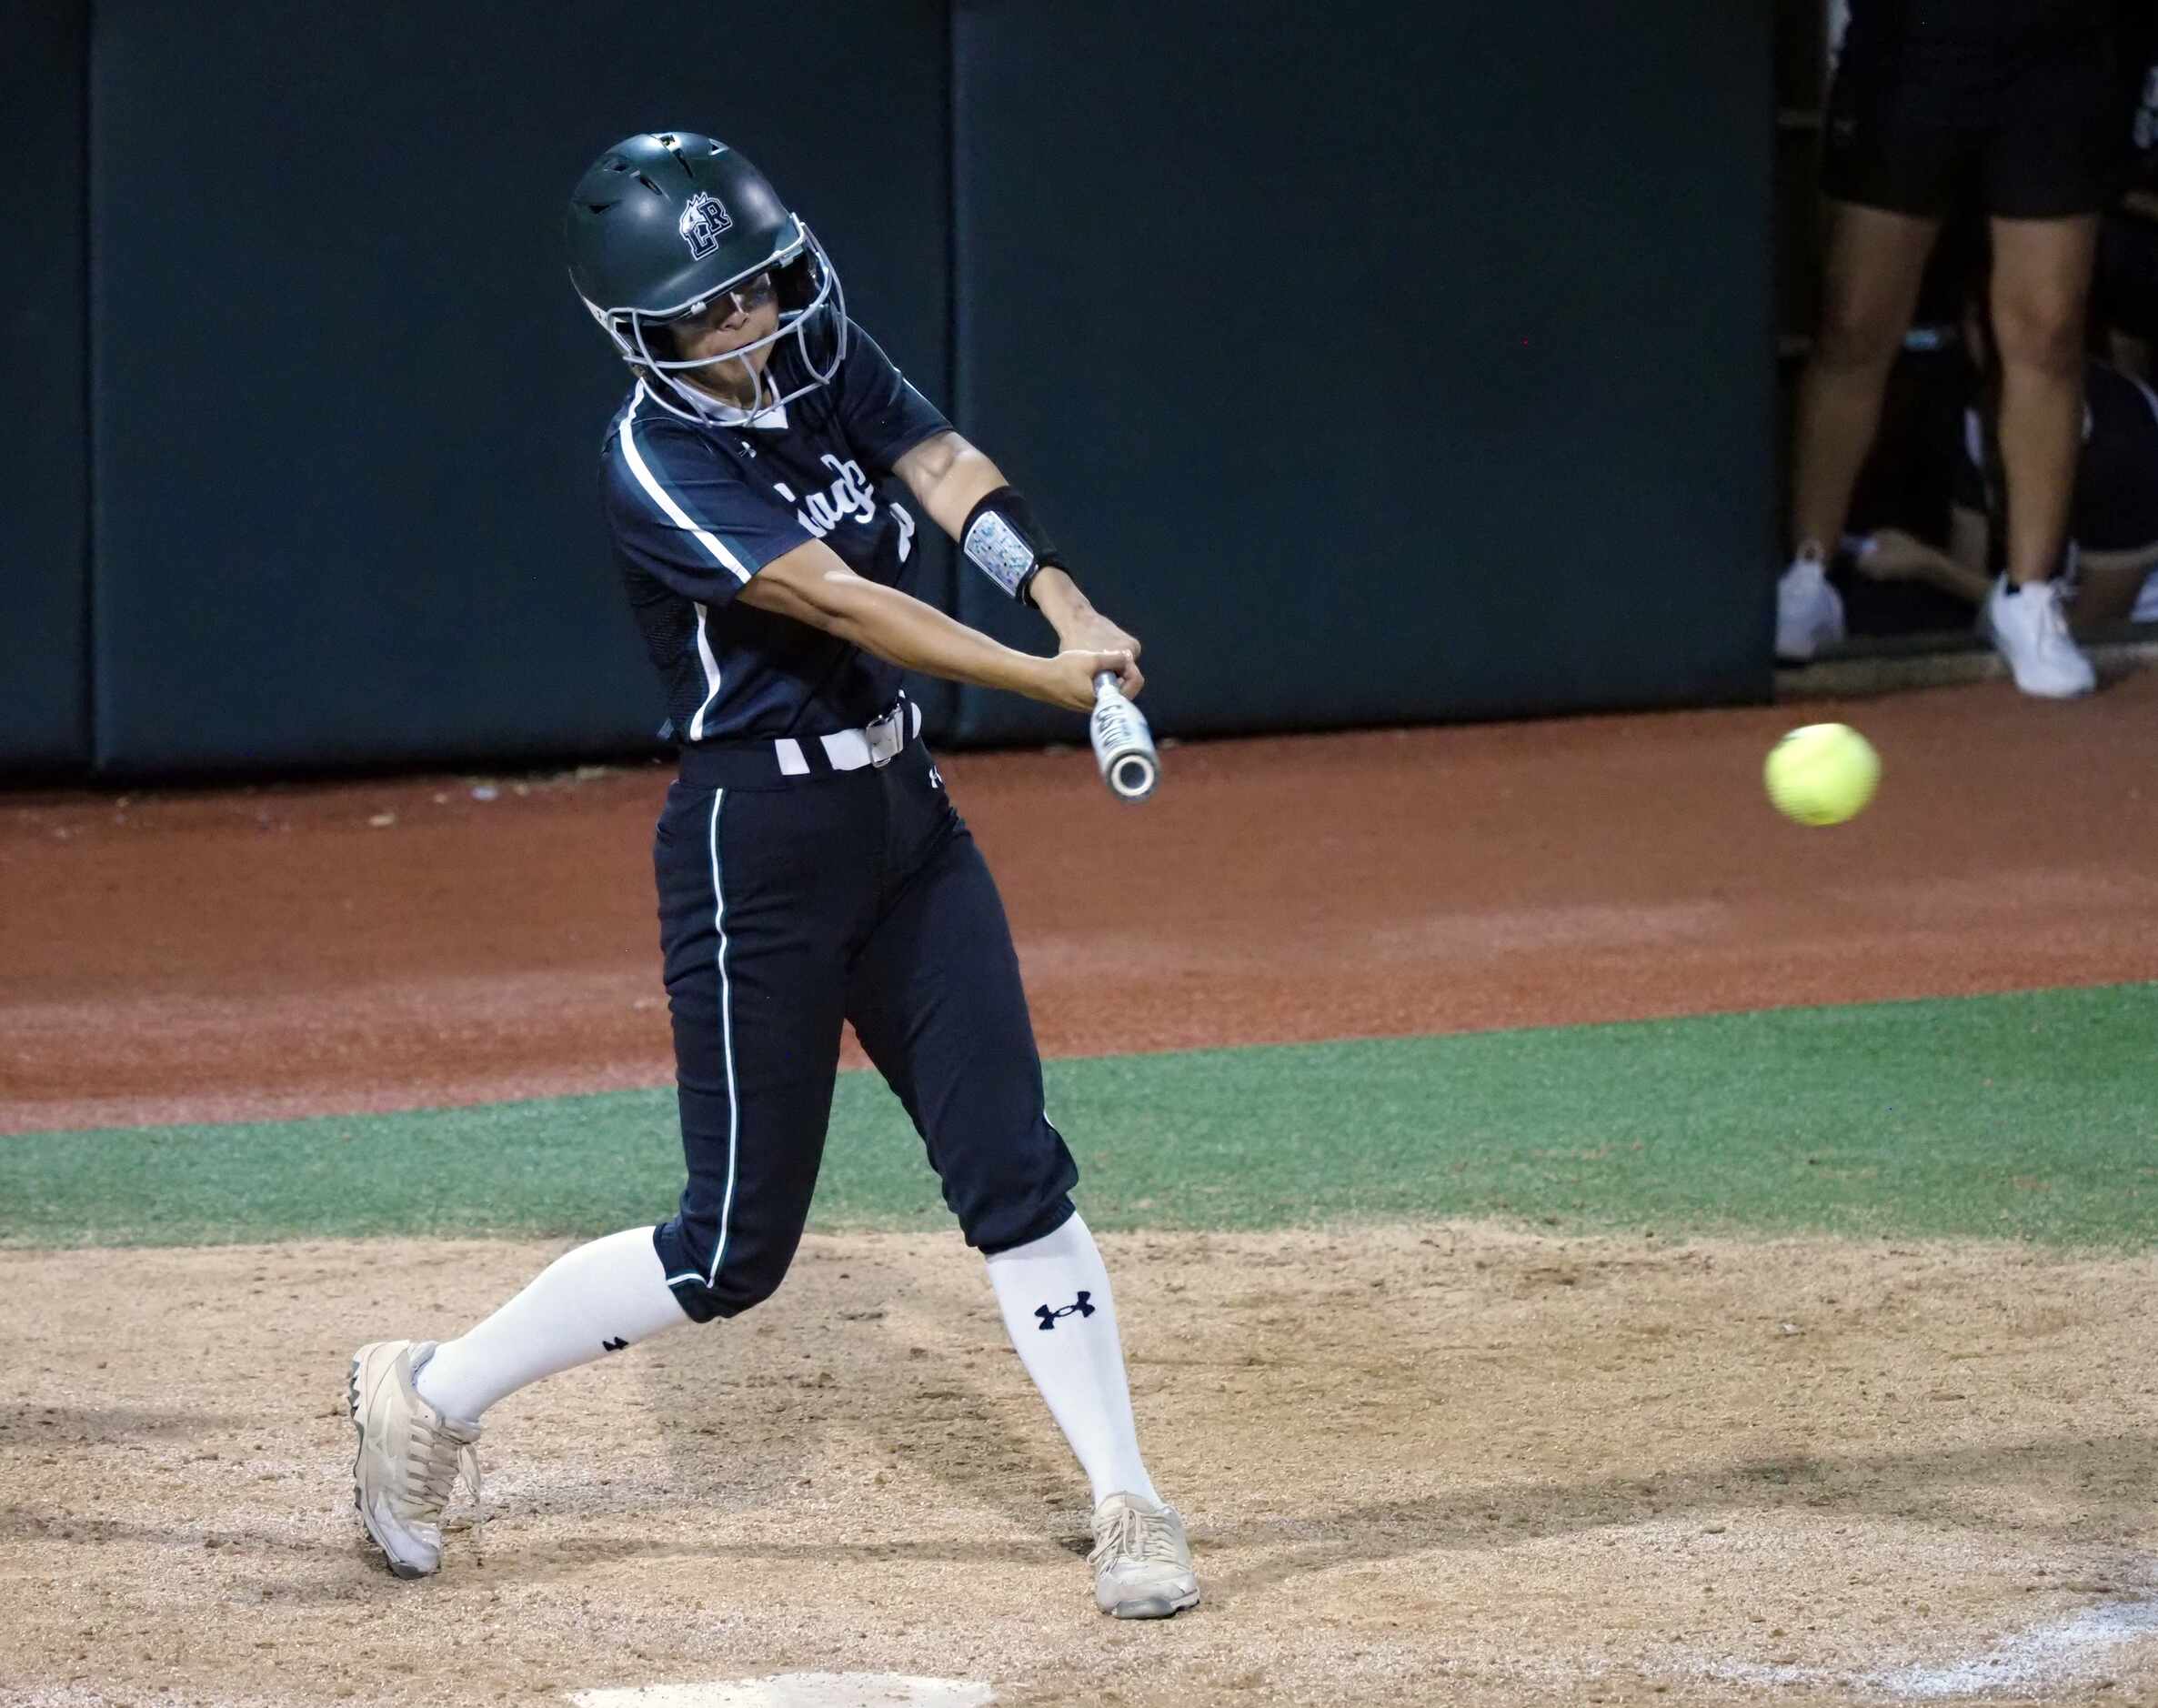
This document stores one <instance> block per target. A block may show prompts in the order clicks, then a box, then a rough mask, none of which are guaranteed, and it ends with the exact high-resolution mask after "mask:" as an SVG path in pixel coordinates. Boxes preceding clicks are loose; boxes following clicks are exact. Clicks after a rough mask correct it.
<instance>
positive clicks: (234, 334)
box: [9, 0, 949, 773]
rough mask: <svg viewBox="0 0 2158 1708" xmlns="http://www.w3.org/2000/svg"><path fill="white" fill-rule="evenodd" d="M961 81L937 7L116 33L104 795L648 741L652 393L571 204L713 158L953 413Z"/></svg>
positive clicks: (109, 81)
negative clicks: (619, 335)
mask: <svg viewBox="0 0 2158 1708" xmlns="http://www.w3.org/2000/svg"><path fill="white" fill-rule="evenodd" d="M842 44H843V45H842ZM947 66H948V55H947V18H946V15H945V11H944V8H943V6H942V5H934V4H928V3H926V0H925V3H923V4H906V5H878V6H875V7H865V6H861V5H855V4H850V3H849V0H811V3H808V4H802V3H799V0H798V3H797V4H794V5H787V6H784V7H765V8H761V9H759V8H749V9H744V8H739V7H732V6H723V5H711V4H709V3H708V0H702V3H699V4H694V5H688V4H685V5H647V6H644V7H640V8H638V9H637V10H636V11H635V12H634V13H631V12H627V11H622V10H620V9H618V8H617V9H608V8H600V9H598V10H597V11H596V10H594V9H592V8H562V7H546V6H541V7H533V6H528V5H509V4H507V3H506V0H479V3H478V4H475V5H465V6H457V7H452V8H447V9H445V8H443V7H440V6H437V5H417V4H412V3H409V0H407V3H404V4H396V5H383V6H363V7H350V8H321V7H311V8H306V9H304V11H303V12H300V13H296V12H295V11H294V10H293V8H291V7H288V6H281V5H271V4H269V3H268V0H209V3H207V4H204V5H188V6H173V5H162V4H151V3H150V0H102V3H101V4H100V5H99V6H98V10H97V32H96V41H95V63H94V66H93V76H92V95H93V98H92V106H91V111H92V115H93V136H92V160H93V168H92V172H93V196H92V268H93V271H94V274H95V287H96V294H95V302H96V314H97V327H96V350H97V357H96V363H95V386H94V391H93V397H94V403H93V413H94V436H95V529H96V541H97V550H96V591H95V598H96V613H95V632H96V680H97V708H98V718H97V726H98V743H97V749H98V759H99V761H100V763H101V765H102V766H103V767H104V768H105V769H107V770H108V771H111V772H115V773H126V772H142V771H155V770H186V769H222V768H227V767H264V768H269V767H279V768H294V767H306V766H313V765H316V764H323V763H332V764H334V763H338V762H342V761H348V760H360V759H368V760H375V759H386V760H401V759H427V758H447V757H455V756H463V755H477V754H500V755H510V754H517V753H534V754H538V753H562V754H571V753H578V752H592V751H602V750H608V749H614V750H619V749H623V748H625V747H627V746H635V745H637V744H640V743H643V742H646V741H647V740H648V739H649V738H650V734H651V731H652V728H653V726H654V724H655V723H656V721H657V718H658V716H659V710H658V700H657V694H656V692H655V689H654V686H653V684H652V681H651V678H650V672H649V670H648V668H647V666H646V664H645V662H644V659H643V658H642V655H641V653H640V651H639V649H638V647H637V640H636V637H635V633H634V631H633V629H632V628H631V625H630V622H629V619H628V617H627V613H626V611H625V609H624V607H623V601H622V599H621V597H620V594H619V592H618V590H617V587H616V584H615V579H614V574H613V570H612V568H611V566H610V564H609V561H608V558H607V548H606V542H605V536H604V530H603V528H602V527H601V524H600V520H599V516H598V507H597V497H596V486H595V481H596V467H597V451H598V441H599V435H600V432H601V429H602V428H603V427H605V426H606V423H607V417H608V415H609V414H610V413H611V411H612V409H613V408H614V407H615V404H616V402H617V400H618V398H619V397H620V396H621V395H622V393H623V391H624V390H625V389H626V386H627V376H626V372H625V370H624V369H623V368H622V367H621V365H620V364H619V363H618V362H617V361H616V360H615V359H614V357H613V356H612V354H611V352H610V351H608V350H607V347H606V346H605V344H604V341H603V340H602V338H601V337H600V335H599V333H598V331H597V328H595V327H593V326H592V325H591V323H590V322H589V320H588V319H587V318H586V316H585V315H584V312H583V310H582V309H581V308H579V307H578V306H577V302H576V299H575V298H574V296H572V295H571V293H570V290H569V286H568V283H567V278H566V276H565V275H564V272H563V261H562V251H561V239H560V221H561V210H562V204H563V201H564V198H565V197H566V196H567V194H568V191H569V188H570V186H571V185H572V184H573V183H574V182H575V181H576V178H577V174H578V173H579V172H580V171H581V170H582V168H583V167H584V166H586V165H587V164H588V163H589V161H590V160H591V159H592V158H593V157H594V156H596V155H597V153H598V152H599V150H600V149H602V148H604V147H605V146H607V144H609V143H611V142H613V141H615V140H616V139H617V138H618V137H619V136H623V135H624V134H626V133H627V132H629V131H632V130H637V129H642V128H645V127H647V126H669V125H671V126H681V127H684V128H688V127H692V126H702V127H704V128H707V129H709V130H710V131H712V132H713V133H714V134H716V135H718V136H722V137H724V138H726V139H727V140H728V141H729V142H731V143H733V144H735V145H736V146H738V147H740V148H742V149H743V150H744V151H745V152H746V153H748V154H749V155H750V156H752V158H754V159H756V160H757V161H758V164H759V165H761V166H764V167H765V168H766V170H767V171H768V173H769V174H770V176H772V178H773V179H774V181H775V182H776V183H777V184H778V187H779V189H780V192H781V194H782V195H784V196H788V198H789V199H790V200H792V201H793V202H795V203H796V204H797V205H798V206H800V207H801V208H803V209H804V210H805V212H806V213H807V216H808V218H809V219H810V220H811V222H812V224H814V225H815V226H817V228H818V236H820V237H822V238H823V239H824V241H825V243H826V245H827V246H828V248H829V249H830V250H831V252H832V254H833V256H834V258H835V259H836V261H837V262H838V266H839V270H840V274H841V276H842V278H843V280H844V281H845V283H846V286H847V290H848V303H849V306H850V307H852V308H853V309H854V310H855V312H856V313H857V315H858V317H859V318H861V319H862V320H863V322H864V323H865V324H867V325H868V326H869V327H871V329H872V330H873V331H874V332H875V333H876V334H877V336H878V338H879V340H880V341H881V342H882V343H883V344H884V346H885V347H886V348H887V350H888V351H889V352H890V353H891V355H892V357H893V358H894V359H895V360H896V361H898V363H899V365H900V366H901V367H905V368H907V369H908V370H910V371H911V372H913V373H914V374H916V375H917V376H918V377H920V378H921V380H922V383H923V385H924V387H925V389H927V390H928V391H930V392H931V394H932V395H939V394H941V393H942V392H943V391H944V389H945V386H944V378H945V374H946V371H947V361H948V357H947V347H946V337H947V324H948V303H947V296H946V286H947V269H948V257H947V254H946V246H945V245H946V240H945V231H946V226H947V221H948V211H947V202H948V176H947V156H946V146H945V134H946V124H947ZM827 74H829V75H830V76H832V77H838V78H839V79H840V80H841V82H840V84H839V85H835V84H834V83H833V82H831V81H830V80H829V79H828V77H827ZM820 79H825V80H822V81H820ZM17 176H18V179H19V178H20V176H21V175H17ZM19 193H20V189H19V187H18V189H17V190H15V191H11V192H9V194H11V195H14V194H19ZM941 563H942V560H936V559H933V560H932V562H931V565H930V568H932V569H935V568H939V567H941ZM944 572H945V573H949V570H948V568H947V569H945V571H944Z"/></svg>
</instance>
